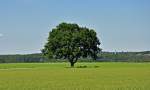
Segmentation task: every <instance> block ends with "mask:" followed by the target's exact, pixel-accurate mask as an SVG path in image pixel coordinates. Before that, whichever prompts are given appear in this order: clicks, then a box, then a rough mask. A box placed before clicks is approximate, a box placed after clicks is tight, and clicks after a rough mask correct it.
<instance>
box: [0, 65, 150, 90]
mask: <svg viewBox="0 0 150 90" xmlns="http://www.w3.org/2000/svg"><path fill="white" fill-rule="evenodd" d="M68 66H69V64H68V63H16V64H15V63H13V64H0V90H150V63H77V64H76V65H75V66H76V68H68Z"/></svg>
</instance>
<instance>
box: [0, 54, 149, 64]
mask: <svg viewBox="0 0 150 90" xmlns="http://www.w3.org/2000/svg"><path fill="white" fill-rule="evenodd" d="M34 62H39V63H40V62H41V63H43V62H66V60H64V59H48V58H46V57H44V56H43V55H42V54H41V53H39V54H27V55H0V63H34ZM79 62H150V51H144V52H101V53H99V54H98V57H97V60H93V59H92V58H90V57H87V58H80V59H79Z"/></svg>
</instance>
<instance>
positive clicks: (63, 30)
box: [42, 23, 101, 67]
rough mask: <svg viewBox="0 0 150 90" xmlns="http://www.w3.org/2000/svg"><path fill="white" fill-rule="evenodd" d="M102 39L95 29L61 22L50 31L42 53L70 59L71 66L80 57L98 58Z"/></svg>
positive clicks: (50, 56) (49, 56)
mask: <svg viewBox="0 0 150 90" xmlns="http://www.w3.org/2000/svg"><path fill="white" fill-rule="evenodd" d="M99 45H100V41H99V39H98V38H97V36H96V32H95V31H94V30H93V29H88V28H86V27H79V26H78V25H77V24H72V23H61V24H59V25H58V26H56V28H54V29H52V31H50V32H49V37H48V42H47V43H46V44H45V47H44V49H42V53H43V54H44V55H45V56H47V57H48V58H57V59H60V58H64V59H68V61H69V62H70V64H71V67H74V64H75V63H76V62H77V60H78V59H79V58H80V57H83V58H86V57H89V56H90V57H92V58H93V59H94V60H96V58H97V53H98V52H99V51H101V49H100V48H99Z"/></svg>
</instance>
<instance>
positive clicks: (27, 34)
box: [0, 0, 150, 54]
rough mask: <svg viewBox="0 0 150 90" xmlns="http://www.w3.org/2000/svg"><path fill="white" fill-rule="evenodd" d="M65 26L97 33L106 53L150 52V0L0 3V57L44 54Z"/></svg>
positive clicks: (8, 0) (22, 0) (20, 0)
mask: <svg viewBox="0 0 150 90" xmlns="http://www.w3.org/2000/svg"><path fill="white" fill-rule="evenodd" d="M61 22H69V23H77V24H79V25H80V26H86V27H89V28H92V29H95V30H96V32H97V33H98V37H99V38H100V41H101V43H102V44H101V47H102V49H103V50H104V51H115V50H116V51H143V50H150V0H0V54H26V53H38V52H40V49H42V48H43V46H44V43H45V42H46V40H47V37H48V32H49V31H50V30H51V29H52V28H54V27H55V26H56V25H58V24H59V23H61Z"/></svg>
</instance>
